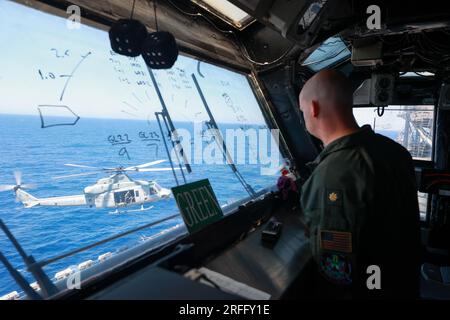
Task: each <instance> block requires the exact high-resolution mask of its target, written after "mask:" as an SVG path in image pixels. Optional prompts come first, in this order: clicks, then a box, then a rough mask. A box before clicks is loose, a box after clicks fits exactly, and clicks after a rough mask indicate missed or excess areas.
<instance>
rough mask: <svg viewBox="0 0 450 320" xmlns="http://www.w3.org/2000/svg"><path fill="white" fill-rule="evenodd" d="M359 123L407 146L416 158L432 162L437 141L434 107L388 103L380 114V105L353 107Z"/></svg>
mask: <svg viewBox="0 0 450 320" xmlns="http://www.w3.org/2000/svg"><path fill="white" fill-rule="evenodd" d="M353 113H354V114H355V118H356V120H357V122H358V124H359V125H363V124H370V125H371V126H372V128H373V129H374V131H375V132H377V133H379V134H382V135H384V136H387V137H388V138H391V139H392V140H394V141H396V142H398V143H400V144H401V145H402V146H404V147H405V148H406V149H407V150H408V151H409V152H410V153H411V156H412V157H413V159H415V160H424V161H431V160H432V157H433V155H432V153H433V141H434V106H423V105H421V106H388V107H386V108H385V109H384V114H383V115H382V116H381V117H379V116H378V115H377V108H354V109H353Z"/></svg>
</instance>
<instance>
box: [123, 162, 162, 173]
mask: <svg viewBox="0 0 450 320" xmlns="http://www.w3.org/2000/svg"><path fill="white" fill-rule="evenodd" d="M165 161H167V160H156V161H152V162H148V163H144V164H140V165H138V166H131V167H127V168H125V170H136V168H137V169H140V168H146V167H150V166H154V165H157V164H160V163H162V162H165ZM136 171H140V170H136Z"/></svg>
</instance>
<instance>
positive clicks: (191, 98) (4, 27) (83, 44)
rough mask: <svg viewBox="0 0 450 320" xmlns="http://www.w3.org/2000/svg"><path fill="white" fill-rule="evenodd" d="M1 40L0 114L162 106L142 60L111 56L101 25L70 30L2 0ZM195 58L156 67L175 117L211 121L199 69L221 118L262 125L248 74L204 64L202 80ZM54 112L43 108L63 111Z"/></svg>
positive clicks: (134, 115) (119, 112)
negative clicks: (160, 68) (200, 91)
mask: <svg viewBox="0 0 450 320" xmlns="http://www.w3.org/2000/svg"><path fill="white" fill-rule="evenodd" d="M0 43H2V44H3V45H5V44H6V46H5V47H3V46H2V47H3V48H2V50H1V52H0V61H2V64H1V68H0V96H1V97H2V99H1V101H0V114H1V113H3V114H29V115H38V110H37V108H38V106H39V105H66V106H69V107H70V108H71V109H72V110H73V111H74V112H75V113H76V114H78V115H79V116H80V117H82V118H83V117H89V118H117V119H134V120H138V119H141V120H147V119H148V118H152V119H153V118H154V112H155V111H160V110H161V106H160V103H159V100H158V99H157V96H156V92H155V90H154V88H153V86H152V85H151V81H150V76H149V74H148V70H147V69H146V67H145V63H144V61H143V60H142V59H141V58H140V57H138V58H137V59H136V60H130V59H128V58H127V57H123V56H119V55H116V56H112V55H111V54H110V44H109V37H108V33H107V32H105V31H103V30H98V29H95V28H91V27H88V26H84V25H83V26H82V27H81V28H80V29H72V30H71V29H68V28H67V26H66V20H65V19H64V18H61V17H57V16H53V15H50V14H47V13H44V12H41V11H37V10H34V9H31V8H29V7H26V6H23V5H20V4H17V3H14V2H11V1H5V0H2V1H0ZM89 53H90V54H89ZM83 56H87V57H86V58H84V59H83ZM80 61H82V62H81V63H80ZM79 63H80V65H79V67H78V69H77V70H76V72H75V73H74V74H73V76H72V77H71V78H70V81H69V83H68V85H67V88H66V90H65V92H64V95H63V97H62V99H61V93H62V91H63V88H64V86H65V84H66V81H67V80H68V76H70V74H71V73H72V71H73V70H74V68H75V67H76V66H77V64H79ZM133 63H134V64H135V65H132V64H133ZM136 64H137V65H139V66H140V68H138V67H137V66H136ZM197 64H198V61H197V60H195V59H192V58H189V57H186V56H180V57H179V58H178V60H177V62H176V64H175V65H174V67H173V68H172V69H171V70H163V71H155V74H156V75H157V80H158V82H159V83H160V85H161V91H162V93H163V97H164V98H165V101H166V104H167V106H168V109H169V112H170V113H171V116H172V118H173V120H175V121H177V120H178V121H203V120H206V119H207V117H206V113H205V111H204V109H203V106H202V104H201V100H200V98H199V96H198V94H197V91H196V89H195V86H194V84H193V82H192V78H191V74H192V73H194V74H196V76H197V79H198V80H199V83H200V85H201V86H202V88H203V92H204V94H205V97H206V99H207V101H208V103H209V105H210V108H211V110H212V112H213V114H214V116H215V118H216V120H217V121H218V122H231V123H236V122H242V123H251V124H263V123H264V120H263V117H262V114H261V111H260V109H259V106H258V103H257V100H256V99H255V96H254V94H253V92H252V90H251V87H250V85H249V83H248V81H247V79H246V77H245V76H244V75H242V74H239V73H236V72H232V71H229V70H226V69H223V68H220V67H217V66H214V65H212V64H208V63H204V62H202V63H201V65H200V73H201V74H202V75H203V76H204V78H203V77H201V75H200V74H199V73H198V71H197V70H198V68H197V67H198V66H197ZM138 81H142V82H141V84H140V85H139V84H138ZM57 110H58V109H55V111H48V110H47V111H46V112H48V115H61V114H60V113H58V112H57ZM52 112H53V113H52Z"/></svg>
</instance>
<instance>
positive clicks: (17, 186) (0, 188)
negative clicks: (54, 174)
mask: <svg viewBox="0 0 450 320" xmlns="http://www.w3.org/2000/svg"><path fill="white" fill-rule="evenodd" d="M14 178H15V180H16V184H15V185H12V184H4V185H0V192H3V191H11V190H14V192H17V190H19V189H34V188H36V185H35V184H22V172H21V171H14Z"/></svg>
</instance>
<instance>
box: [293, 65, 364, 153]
mask: <svg viewBox="0 0 450 320" xmlns="http://www.w3.org/2000/svg"><path fill="white" fill-rule="evenodd" d="M299 103H300V110H301V111H302V112H303V116H304V119H305V124H306V128H307V130H308V131H309V132H310V133H311V134H312V135H314V136H316V137H317V138H319V139H321V140H322V141H323V142H324V143H325V144H328V142H330V141H329V140H330V139H333V138H334V137H335V136H339V135H341V134H343V133H347V132H350V131H354V130H355V129H356V130H357V129H358V128H359V127H358V125H357V124H356V121H355V118H354V116H353V113H352V107H353V92H352V87H351V84H350V81H349V80H348V79H347V78H346V77H345V76H344V75H343V74H342V73H340V72H338V71H335V70H322V71H320V72H318V73H317V74H315V75H314V76H313V77H312V78H311V79H309V80H308V81H307V82H306V83H305V85H304V86H303V88H302V90H301V92H300V97H299Z"/></svg>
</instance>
